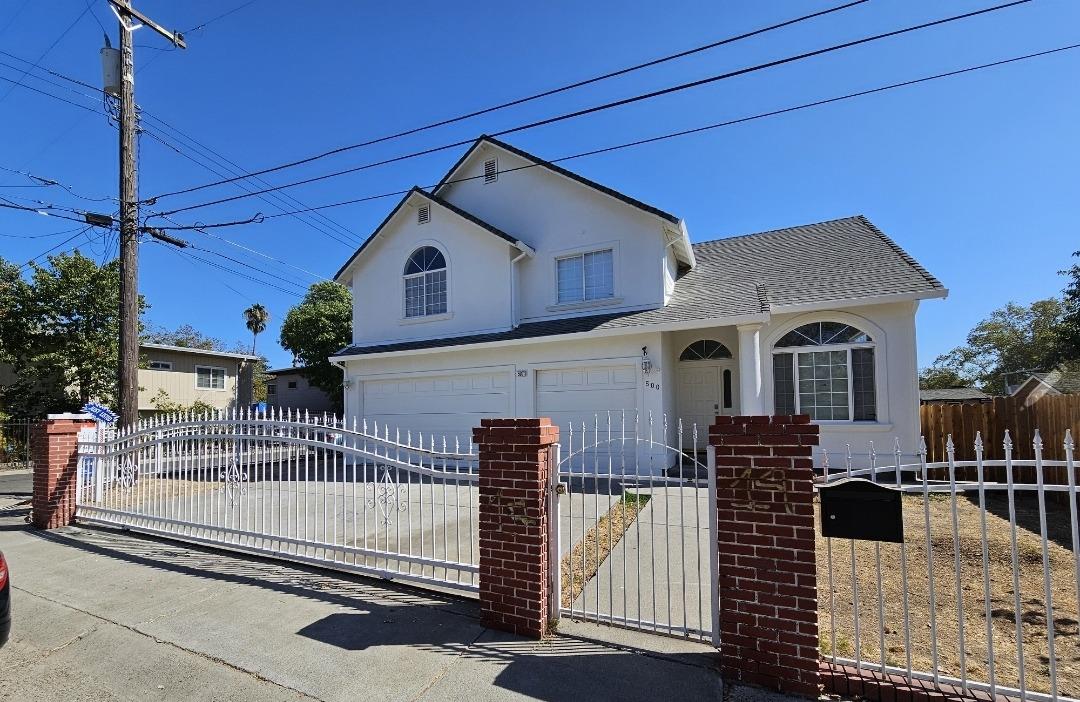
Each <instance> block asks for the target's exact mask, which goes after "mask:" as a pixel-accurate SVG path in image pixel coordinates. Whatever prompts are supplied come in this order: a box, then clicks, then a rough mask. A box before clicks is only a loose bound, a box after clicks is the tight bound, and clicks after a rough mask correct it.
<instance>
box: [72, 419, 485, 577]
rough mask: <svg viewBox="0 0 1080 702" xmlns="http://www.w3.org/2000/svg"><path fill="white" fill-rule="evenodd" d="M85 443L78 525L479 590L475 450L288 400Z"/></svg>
mask: <svg viewBox="0 0 1080 702" xmlns="http://www.w3.org/2000/svg"><path fill="white" fill-rule="evenodd" d="M79 446H80V462H79V478H78V484H77V495H76V505H77V509H76V515H77V518H78V519H79V520H80V521H83V522H88V523H99V524H106V525H112V526H121V527H124V528H127V529H132V530H138V531H144V532H147V533H151V534H157V535H163V536H168V537H171V538H176V539H181V540H188V541H194V542H199V543H206V544H210V545H214V546H221V547H225V548H230V549H235V550H242V551H247V552H254V553H259V554H263V555H269V556H272V557H277V558H284V559H289V560H294V561H301V562H308V563H315V564H318V565H322V566H326V567H331V568H337V569H341V570H348V571H356V572H362V573H367V574H374V575H378V576H381V577H390V578H395V579H400V580H407V581H414V582H420V583H434V584H438V585H440V586H443V587H449V588H452V589H458V590H463V591H467V592H468V591H475V590H476V589H477V588H478V584H477V580H476V578H477V572H478V565H477V563H478V554H479V546H478V544H477V539H478V536H477V512H478V510H477V505H476V500H477V492H476V482H477V479H478V477H477V470H476V456H475V454H474V453H472V447H471V446H468V447H460V446H456V445H450V444H449V442H447V441H446V440H445V439H443V438H442V437H435V436H431V435H419V434H413V433H411V432H409V431H401V430H397V429H394V428H391V427H388V426H385V425H376V424H372V425H370V426H369V425H368V424H367V423H363V424H359V423H357V422H355V421H354V422H352V423H346V422H345V421H344V420H342V419H340V418H337V417H332V416H320V417H315V416H310V415H308V414H307V413H299V412H296V411H288V410H274V411H271V412H267V413H262V412H259V413H256V412H248V411H242V412H236V411H231V412H229V413H221V414H215V415H206V416H195V415H192V414H176V415H174V414H169V415H161V416H157V417H153V418H148V419H144V420H141V421H140V422H139V423H138V424H137V425H136V426H135V427H133V428H131V429H126V430H119V431H116V432H114V433H113V435H111V436H106V435H101V434H100V433H99V432H98V431H97V430H93V429H90V430H86V431H85V432H84V433H83V434H81V435H80V442H79Z"/></svg>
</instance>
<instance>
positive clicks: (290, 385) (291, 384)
mask: <svg viewBox="0 0 1080 702" xmlns="http://www.w3.org/2000/svg"><path fill="white" fill-rule="evenodd" d="M289 389H290V390H295V389H296V381H295V380H290V381H289Z"/></svg>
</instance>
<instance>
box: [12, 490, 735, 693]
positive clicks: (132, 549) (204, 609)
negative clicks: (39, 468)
mask: <svg viewBox="0 0 1080 702" xmlns="http://www.w3.org/2000/svg"><path fill="white" fill-rule="evenodd" d="M15 503H16V501H15V500H14V499H6V500H5V499H4V498H0V549H2V550H3V551H4V553H5V555H6V556H7V558H8V561H9V563H10V566H11V573H12V583H13V587H14V610H15V613H14V628H13V632H12V638H11V640H10V641H9V643H8V645H7V646H6V647H5V648H4V649H3V651H2V653H0V698H2V699H5V700H28V701H29V700H34V701H35V702H36V701H37V700H43V699H66V700H83V699H87V700H89V699H93V700H192V699H195V700H249V699H259V700H286V699H289V700H291V699H317V700H357V699H378V700H428V699H430V700H435V699H438V700H469V702H477V701H479V700H512V699H539V700H566V699H620V700H637V699H642V700H644V699H650V700H655V699H657V698H661V699H664V698H673V699H680V698H685V699H694V700H709V699H713V700H719V699H720V698H721V683H720V680H719V676H718V674H717V671H716V670H715V668H714V664H715V661H716V654H715V652H714V651H713V650H712V649H710V648H709V647H707V646H703V645H699V644H694V643H690V642H686V641H681V640H677V639H670V638H661V637H655V636H650V635H646V634H640V633H635V632H629V631H623V630H618V629H612V628H608V627H602V626H597V625H592V624H575V623H572V622H565V621H564V623H563V625H562V626H561V627H560V634H559V636H557V637H556V638H555V639H553V640H552V641H549V642H543V643H538V642H533V641H527V640H524V639H520V638H517V637H514V636H510V635H505V634H502V633H499V632H494V631H490V630H486V629H484V628H483V627H481V626H480V625H479V621H478V611H477V606H476V603H475V602H474V601H470V600H465V599H459V598H455V597H453V596H449V595H443V594H440V593H437V592H430V591H421V590H413V589H409V588H404V587H398V586H395V585H393V584H389V583H384V582H379V581H373V580H366V579H363V578H353V577H348V576H343V575H340V574H331V573H328V572H324V571H319V570H316V569H307V568H303V567H295V566H290V565H285V564H281V563H277V562H272V561H264V560H259V559H252V558H242V557H235V556H232V555H227V554H222V553H217V552H213V551H209V550H203V549H200V548H197V547H194V546H189V545H185V544H178V543H172V542H165V541H157V540H152V539H148V538H141V537H138V536H135V535H132V534H128V533H124V532H115V531H108V530H96V529H85V528H77V527H72V528H66V529H61V530H57V531H53V532H41V531H35V530H30V529H28V528H27V527H26V525H25V524H24V522H23V519H24V517H25V508H22V507H18V506H16V504H15Z"/></svg>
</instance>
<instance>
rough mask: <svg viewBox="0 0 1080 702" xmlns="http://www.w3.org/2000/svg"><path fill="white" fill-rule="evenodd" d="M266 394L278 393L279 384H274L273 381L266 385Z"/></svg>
mask: <svg viewBox="0 0 1080 702" xmlns="http://www.w3.org/2000/svg"><path fill="white" fill-rule="evenodd" d="M266 394H267V396H270V395H277V385H274V384H272V383H271V384H270V385H267V386H266Z"/></svg>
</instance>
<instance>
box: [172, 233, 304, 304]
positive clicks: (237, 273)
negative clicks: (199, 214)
mask: <svg viewBox="0 0 1080 702" xmlns="http://www.w3.org/2000/svg"><path fill="white" fill-rule="evenodd" d="M155 243H157V242H155ZM161 246H168V244H161ZM171 250H172V251H175V252H176V253H178V254H180V255H182V256H187V257H188V258H193V259H195V260H196V261H201V262H202V263H205V264H206V265H208V266H213V267H214V268H217V269H219V270H222V271H225V272H226V273H229V274H231V275H235V276H238V277H240V278H244V279H245V280H250V281H252V282H254V283H259V284H260V285H265V286H267V287H269V288H273V289H274V290H278V291H279V292H283V293H285V294H286V295H292V296H294V297H303V295H301V294H299V293H297V292H295V291H293V290H286V289H285V288H282V287H278V286H277V285H274V284H273V283H270V282H267V281H265V280H260V279H258V278H255V277H253V276H250V275H245V274H244V273H241V272H240V271H237V270H236V269H234V268H229V267H228V266H223V265H221V264H219V263H216V262H215V261H211V260H209V259H206V258H203V257H202V256H198V255H196V254H193V253H191V252H189V251H187V250H186V249H177V248H171Z"/></svg>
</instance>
